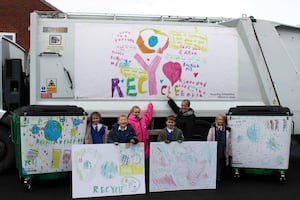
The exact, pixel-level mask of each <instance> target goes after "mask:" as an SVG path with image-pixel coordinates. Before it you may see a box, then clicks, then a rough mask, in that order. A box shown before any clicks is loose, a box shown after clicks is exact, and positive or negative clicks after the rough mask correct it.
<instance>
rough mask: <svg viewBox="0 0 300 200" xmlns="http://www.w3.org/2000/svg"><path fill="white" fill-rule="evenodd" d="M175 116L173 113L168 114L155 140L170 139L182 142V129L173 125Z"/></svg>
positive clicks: (166, 141)
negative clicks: (163, 126) (164, 125)
mask: <svg viewBox="0 0 300 200" xmlns="http://www.w3.org/2000/svg"><path fill="white" fill-rule="evenodd" d="M175 124H176V117H175V116H174V115H169V116H168V117H167V118H166V125H167V126H166V127H165V128H164V129H163V130H162V131H161V132H160V133H159V134H158V137H157V141H158V142H162V141H164V142H165V143H170V142H171V141H178V142H182V141H183V139H184V137H183V133H182V130H181V129H179V128H177V127H176V126H175Z"/></svg>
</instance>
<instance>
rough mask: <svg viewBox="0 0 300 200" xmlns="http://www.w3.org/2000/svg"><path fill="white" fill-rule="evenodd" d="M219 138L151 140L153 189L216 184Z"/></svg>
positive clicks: (151, 189)
mask: <svg viewBox="0 0 300 200" xmlns="http://www.w3.org/2000/svg"><path fill="white" fill-rule="evenodd" d="M216 147H217V146H216V142H183V143H177V142H172V143H170V144H166V143H164V142H152V143H151V144H150V150H151V152H150V153H151V156H150V192H159V191H172V190H190V189H214V188H216Z"/></svg>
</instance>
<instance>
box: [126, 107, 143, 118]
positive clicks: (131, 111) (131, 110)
mask: <svg viewBox="0 0 300 200" xmlns="http://www.w3.org/2000/svg"><path fill="white" fill-rule="evenodd" d="M134 109H139V110H140V111H141V108H140V107H139V106H137V105H135V106H132V108H131V109H130V111H129V114H128V116H129V115H130V114H131V113H133V111H134Z"/></svg>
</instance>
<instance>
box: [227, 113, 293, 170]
mask: <svg viewBox="0 0 300 200" xmlns="http://www.w3.org/2000/svg"><path fill="white" fill-rule="evenodd" d="M228 125H229V126H230V127H231V142H232V165H233V167H240V168H261V169H288V164H289V155H290V141H291V132H292V117H290V116H234V115H232V116H230V117H228Z"/></svg>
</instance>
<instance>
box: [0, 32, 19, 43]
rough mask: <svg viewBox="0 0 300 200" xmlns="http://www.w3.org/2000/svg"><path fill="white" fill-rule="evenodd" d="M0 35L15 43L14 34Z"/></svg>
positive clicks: (2, 33) (3, 33) (0, 33)
mask: <svg viewBox="0 0 300 200" xmlns="http://www.w3.org/2000/svg"><path fill="white" fill-rule="evenodd" d="M0 35H1V36H4V37H6V38H8V39H10V40H11V41H13V42H16V33H8V32H0Z"/></svg>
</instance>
